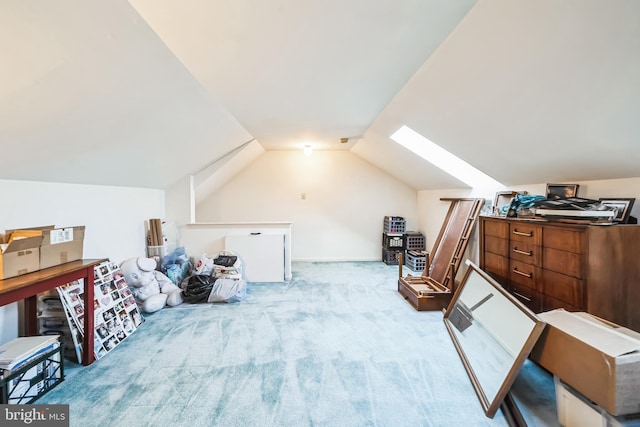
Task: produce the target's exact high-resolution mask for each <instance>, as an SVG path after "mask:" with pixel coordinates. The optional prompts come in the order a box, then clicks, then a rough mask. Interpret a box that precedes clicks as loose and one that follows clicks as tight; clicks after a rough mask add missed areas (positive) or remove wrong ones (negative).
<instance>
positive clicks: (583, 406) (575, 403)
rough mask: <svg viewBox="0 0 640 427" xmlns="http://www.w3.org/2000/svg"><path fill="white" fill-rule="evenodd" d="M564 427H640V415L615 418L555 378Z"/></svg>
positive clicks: (559, 420) (559, 414)
mask: <svg viewBox="0 0 640 427" xmlns="http://www.w3.org/2000/svg"><path fill="white" fill-rule="evenodd" d="M553 382H554V385H555V389H556V402H557V407H558V423H560V425H561V426H562V427H640V414H634V415H619V416H617V417H614V416H613V415H611V414H609V413H608V412H607V411H605V410H604V409H602V408H601V407H599V406H598V405H595V404H593V403H592V402H590V401H589V400H588V399H587V398H585V397H584V396H582V395H581V394H580V393H578V392H577V391H575V390H573V389H572V388H571V387H569V386H568V385H566V384H565V383H563V382H562V381H560V380H559V379H558V377H556V376H554V377H553Z"/></svg>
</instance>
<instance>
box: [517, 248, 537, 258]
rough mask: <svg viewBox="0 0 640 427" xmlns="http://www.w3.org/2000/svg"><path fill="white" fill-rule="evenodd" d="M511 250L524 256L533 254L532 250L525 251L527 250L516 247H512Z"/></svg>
mask: <svg viewBox="0 0 640 427" xmlns="http://www.w3.org/2000/svg"><path fill="white" fill-rule="evenodd" d="M513 252H515V253H517V254H520V255H526V256H531V255H533V251H529V252H527V251H521V250H520V249H518V248H513Z"/></svg>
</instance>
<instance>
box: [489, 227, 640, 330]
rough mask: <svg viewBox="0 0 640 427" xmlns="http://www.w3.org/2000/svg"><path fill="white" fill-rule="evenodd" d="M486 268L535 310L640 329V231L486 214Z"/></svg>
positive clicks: (628, 228) (636, 229)
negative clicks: (578, 315) (582, 315)
mask: <svg viewBox="0 0 640 427" xmlns="http://www.w3.org/2000/svg"><path fill="white" fill-rule="evenodd" d="M480 267H481V268H482V269H484V270H485V271H486V272H487V273H489V274H490V275H491V276H493V277H494V278H495V279H496V280H497V281H498V282H499V283H501V284H502V285H503V286H504V287H505V288H506V289H507V290H508V291H509V292H511V294H513V295H514V296H515V297H516V298H518V299H519V300H520V301H521V302H522V303H524V304H525V305H526V306H527V307H529V308H530V309H531V310H532V311H534V312H536V313H539V312H542V311H548V310H553V309H555V308H565V309H567V310H569V311H587V312H589V313H591V314H593V315H595V316H598V317H601V318H603V319H606V320H609V321H612V322H615V323H617V324H619V325H621V326H626V327H628V328H631V329H634V330H636V331H640V309H639V307H638V305H640V226H637V225H588V224H570V223H563V222H557V221H545V220H533V219H517V218H509V219H507V218H498V217H480Z"/></svg>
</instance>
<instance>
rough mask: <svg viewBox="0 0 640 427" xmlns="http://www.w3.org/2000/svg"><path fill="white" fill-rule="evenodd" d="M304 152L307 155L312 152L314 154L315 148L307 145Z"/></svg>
mask: <svg viewBox="0 0 640 427" xmlns="http://www.w3.org/2000/svg"><path fill="white" fill-rule="evenodd" d="M302 152H303V153H304V155H305V156H310V155H311V154H313V149H312V148H311V146H310V145H305V146H304V150H302Z"/></svg>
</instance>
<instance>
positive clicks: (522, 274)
mask: <svg viewBox="0 0 640 427" xmlns="http://www.w3.org/2000/svg"><path fill="white" fill-rule="evenodd" d="M513 272H514V273H516V274H519V275H521V276H524V277H526V278H527V279H531V277H533V273H524V272H522V271H520V270H518V269H517V268H514V269H513Z"/></svg>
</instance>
